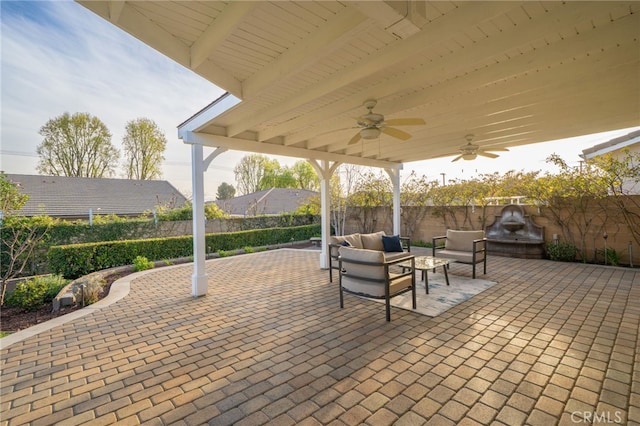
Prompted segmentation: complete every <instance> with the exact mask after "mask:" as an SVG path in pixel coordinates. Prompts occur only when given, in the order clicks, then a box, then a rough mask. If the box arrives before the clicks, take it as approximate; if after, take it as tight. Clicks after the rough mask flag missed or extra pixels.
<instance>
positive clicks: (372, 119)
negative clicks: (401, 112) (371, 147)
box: [349, 99, 426, 145]
mask: <svg viewBox="0 0 640 426" xmlns="http://www.w3.org/2000/svg"><path fill="white" fill-rule="evenodd" d="M377 103H378V102H377V101H376V100H375V99H368V100H366V101H364V103H363V105H364V107H365V108H367V109H368V110H369V112H367V113H366V114H365V115H363V116H360V117H359V118H358V121H357V123H358V127H359V128H360V130H359V131H358V133H356V134H355V135H354V136H353V137H352V138H351V139H350V140H349V145H351V144H354V143H356V142H358V141H359V140H360V139H376V138H378V137H379V136H380V133H384V134H386V135H389V136H392V137H394V138H397V139H400V140H403V141H406V140H407V139H409V138H411V135H410V134H409V133H407V132H405V131H403V130H400V129H396V128H395V127H389V126H419V125H422V124H426V123H425V121H424V120H423V119H422V118H395V119H391V120H386V121H385V119H384V115H382V114H378V113H375V112H373V108H374V107H375V106H376V104H377Z"/></svg>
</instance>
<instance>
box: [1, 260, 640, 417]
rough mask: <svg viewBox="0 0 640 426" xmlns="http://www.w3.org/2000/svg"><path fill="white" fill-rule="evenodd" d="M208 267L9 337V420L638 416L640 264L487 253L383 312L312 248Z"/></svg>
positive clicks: (152, 277) (5, 356)
mask: <svg viewBox="0 0 640 426" xmlns="http://www.w3.org/2000/svg"><path fill="white" fill-rule="evenodd" d="M418 250H419V249H418ZM451 268H452V269H451V271H452V273H453V274H457V275H468V274H469V269H468V268H464V267H462V266H460V265H455V264H454V265H452V266H451ZM207 269H208V272H210V274H209V275H210V276H214V275H215V277H216V280H215V285H213V282H212V285H211V286H210V290H209V292H210V297H205V298H193V297H191V296H190V295H189V294H188V293H189V292H188V289H189V277H190V274H191V267H190V266H189V265H183V266H175V267H168V268H162V269H158V270H152V271H145V272H144V273H141V275H137V276H135V277H133V278H132V279H130V290H129V293H128V295H126V296H125V297H124V298H122V299H121V300H119V301H117V302H115V303H112V304H109V305H107V306H104V307H102V308H101V309H97V308H94V309H92V312H91V314H89V315H86V316H84V317H82V318H77V319H74V320H68V322H65V323H63V324H60V325H58V326H56V327H54V328H52V329H50V330H46V331H43V332H40V333H38V334H37V335H34V336H30V337H27V338H25V339H24V340H20V339H19V338H18V339H15V340H14V343H12V344H11V345H9V346H8V347H7V345H6V343H4V342H6V341H5V339H7V338H4V339H2V340H0V343H2V344H3V348H2V352H1V355H2V357H1V358H2V365H1V371H2V373H1V376H0V379H1V383H2V388H1V395H0V396H1V401H2V402H1V406H0V409H1V411H0V412H1V420H2V424H5V425H24V424H32V425H46V424H56V425H72V424H94V425H98V424H116V423H117V424H189V425H193V424H207V423H208V424H210V425H231V424H235V425H260V424H274V425H293V424H303V425H328V424H334V425H358V424H366V425H372V426H379V425H385V424H398V425H403V424H404V425H416V424H427V425H486V424H496V425H497V424H504V425H510V426H513V425H524V424H527V425H540V426H548V425H553V424H566V425H569V424H583V423H584V424H587V423H588V424H591V423H594V424H599V423H600V424H604V423H608V424H626V425H638V424H640V421H639V419H640V377H639V376H638V370H637V368H636V367H637V365H639V364H640V350H639V348H640V336H639V334H640V332H639V329H640V306H639V305H638V303H637V301H638V300H639V299H640V287H639V286H638V283H640V272H638V271H637V270H630V269H628V268H627V269H624V268H614V267H605V266H597V265H586V264H580V263H562V262H552V261H548V260H523V259H510V258H503V257H490V258H489V268H488V269H489V273H488V274H487V277H486V278H487V279H490V280H493V281H497V282H498V284H497V285H495V286H493V287H492V288H490V289H488V290H485V291H484V292H483V293H481V294H479V295H477V296H475V297H473V298H472V299H470V300H467V301H466V302H463V303H462V304H460V305H458V306H456V307H454V308H452V309H450V310H449V311H447V312H445V313H444V314H442V315H440V316H437V317H435V318H429V317H426V316H422V315H419V314H416V313H413V312H410V311H405V310H400V309H397V308H394V309H393V311H392V315H393V317H392V321H391V323H387V322H386V321H385V319H384V312H383V311H384V309H383V306H381V305H380V304H378V303H376V302H373V301H367V300H363V299H361V298H358V297H356V296H350V295H347V296H346V300H345V309H342V310H341V309H340V308H339V304H338V289H337V285H335V284H333V285H332V284H329V282H328V277H327V273H326V271H321V270H320V269H318V267H317V251H315V250H293V249H283V250H278V251H270V252H263V253H255V254H247V255H241V256H236V257H231V258H223V259H217V260H211V261H208V262H207ZM249 270H250V271H251V273H250V274H249V273H247V272H246V271H249ZM214 271H215V274H214V273H213V272H214ZM118 286H123V287H126V286H127V283H126V282H125V283H120V284H118ZM89 309H91V308H89ZM3 341H4V342H3Z"/></svg>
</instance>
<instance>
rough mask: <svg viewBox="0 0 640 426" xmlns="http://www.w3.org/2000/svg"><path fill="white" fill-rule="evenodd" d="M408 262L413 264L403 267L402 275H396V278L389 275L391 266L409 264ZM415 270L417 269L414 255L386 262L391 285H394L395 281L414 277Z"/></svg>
mask: <svg viewBox="0 0 640 426" xmlns="http://www.w3.org/2000/svg"><path fill="white" fill-rule="evenodd" d="M407 261H410V262H411V266H403V267H402V273H400V274H396V275H395V276H394V277H391V276H390V275H389V266H391V265H394V264H396V263H400V262H407ZM415 269H416V257H415V256H414V255H411V256H407V257H401V258H399V259H396V260H392V261H389V262H385V270H386V272H387V277H389V283H392V282H393V281H395V280H399V279H400V278H403V277H406V276H408V275H413V272H414V270H415ZM414 285H415V284H414Z"/></svg>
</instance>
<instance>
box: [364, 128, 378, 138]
mask: <svg viewBox="0 0 640 426" xmlns="http://www.w3.org/2000/svg"><path fill="white" fill-rule="evenodd" d="M360 136H361V137H362V139H376V138H378V137H379V136H380V129H379V128H377V127H365V128H364V129H361V130H360Z"/></svg>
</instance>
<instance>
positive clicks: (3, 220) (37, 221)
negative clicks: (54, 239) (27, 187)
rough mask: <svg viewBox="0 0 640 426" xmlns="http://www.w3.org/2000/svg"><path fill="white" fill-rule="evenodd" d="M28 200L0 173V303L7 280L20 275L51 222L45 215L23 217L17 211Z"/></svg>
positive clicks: (27, 197)
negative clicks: (0, 215)
mask: <svg viewBox="0 0 640 426" xmlns="http://www.w3.org/2000/svg"><path fill="white" fill-rule="evenodd" d="M28 199H29V196H28V195H25V194H21V193H20V191H19V189H18V187H17V186H16V185H15V184H13V183H12V182H10V181H9V179H7V177H6V176H5V174H4V173H0V206H2V217H0V235H1V236H2V238H0V279H1V283H0V305H2V303H3V302H4V296H5V293H6V289H7V281H8V280H10V279H11V278H15V277H17V276H19V275H20V274H22V272H23V271H24V269H25V268H26V266H27V265H28V264H29V262H30V261H31V260H32V259H33V253H34V251H35V249H36V247H38V245H39V244H40V242H41V241H42V240H43V239H44V238H45V236H46V235H47V232H48V230H49V226H50V224H51V221H52V220H51V218H48V217H35V218H26V217H23V216H20V215H19V214H17V213H16V212H17V211H18V210H20V209H21V208H22V207H24V205H25V203H26V202H27V201H28Z"/></svg>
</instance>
